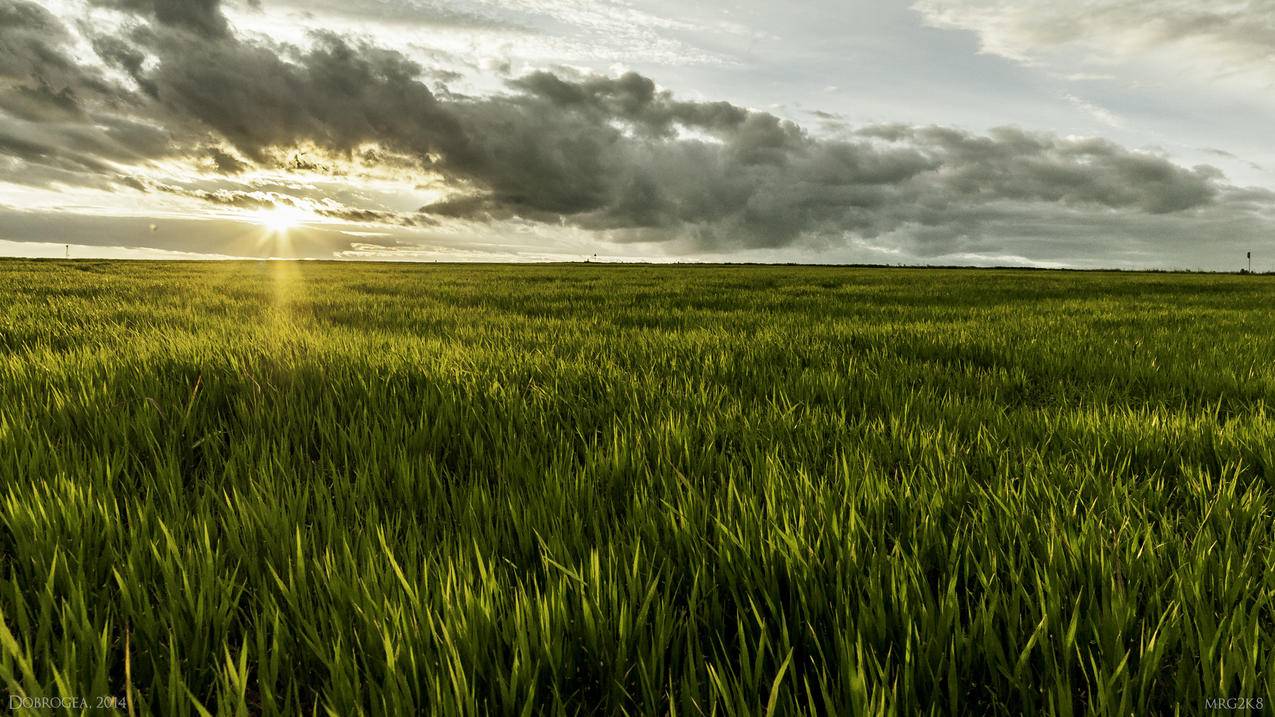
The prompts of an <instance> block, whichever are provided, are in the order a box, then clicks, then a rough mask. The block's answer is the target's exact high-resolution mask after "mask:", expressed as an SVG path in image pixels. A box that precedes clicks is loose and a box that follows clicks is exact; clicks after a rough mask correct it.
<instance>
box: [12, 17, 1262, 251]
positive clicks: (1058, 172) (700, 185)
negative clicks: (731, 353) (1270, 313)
mask: <svg viewBox="0 0 1275 717" xmlns="http://www.w3.org/2000/svg"><path fill="white" fill-rule="evenodd" d="M95 4H97V5H100V6H107V7H111V8H114V9H116V10H121V11H124V12H126V13H130V14H132V16H133V17H134V19H133V20H131V21H130V22H128V23H126V24H125V26H124V28H123V29H122V30H120V31H118V32H115V33H107V32H102V31H95V30H92V29H88V28H84V27H73V26H71V24H70V23H67V22H64V21H63V20H61V19H59V18H58V17H55V16H54V15H52V14H51V13H49V12H48V11H47V10H45V9H44V8H42V7H41V6H39V5H36V4H34V3H31V2H28V1H27V0H0V112H2V113H0V176H3V177H5V178H6V179H7V180H8V181H10V182H25V183H29V184H36V185H49V186H57V185H80V186H92V187H104V188H110V187H130V188H133V189H140V190H142V191H156V192H174V191H180V190H176V189H174V188H173V187H171V186H162V185H158V184H156V183H155V182H154V181H151V180H148V179H146V178H145V177H142V176H135V172H134V171H133V170H135V169H136V168H138V167H145V166H147V165H148V163H153V162H157V161H159V160H164V159H173V158H192V159H199V160H201V161H203V162H205V163H206V165H207V169H208V173H209V174H210V175H216V176H221V177H224V178H230V179H233V177H234V176H236V175H239V174H242V173H243V172H245V171H247V170H250V169H251V168H253V167H273V168H282V167H286V166H288V163H289V162H296V161H297V160H296V152H295V150H296V149H297V148H300V147H306V148H317V150H318V151H319V152H320V153H322V154H324V155H326V156H327V157H328V158H331V159H332V160H333V162H334V164H335V165H336V166H338V169H336V170H334V171H337V172H339V171H340V169H339V165H340V162H341V161H342V160H352V159H354V158H358V159H360V160H361V161H365V162H371V163H378V162H380V163H384V164H385V165H386V166H393V167H400V168H405V170H404V171H408V172H410V173H414V174H416V175H419V176H422V177H433V178H437V180H438V181H441V182H442V183H443V184H444V185H445V186H447V187H448V188H449V189H450V190H451V192H452V194H451V198H449V199H446V200H443V201H440V202H438V203H435V204H431V205H428V206H425V207H422V208H421V209H420V211H419V212H417V213H415V214H411V213H409V214H402V213H394V212H387V211H385V210H384V209H383V208H380V207H338V208H329V209H327V210H325V211H326V212H328V215H329V216H333V217H337V218H342V219H345V220H348V221H351V222H361V223H373V224H375V223H381V224H392V225H396V226H416V225H430V224H437V223H440V222H447V221H475V222H488V221H500V220H508V219H513V218H520V219H522V220H529V221H533V222H539V223H543V224H545V225H556V224H562V223H565V224H568V225H572V226H575V227H579V228H584V229H589V230H594V231H596V232H598V233H599V234H600V235H601V236H604V237H606V238H608V239H611V240H613V241H619V242H661V243H663V244H664V245H665V246H666V247H670V248H671V249H673V250H675V251H719V252H731V251H734V250H738V249H749V248H753V249H756V248H775V247H786V246H792V245H796V244H802V245H811V244H814V245H824V246H829V245H833V246H835V245H838V244H844V243H845V242H848V241H856V242H868V243H869V244H871V245H873V246H878V245H879V246H887V245H889V246H902V247H905V248H906V249H907V250H908V251H909V252H910V253H911V255H913V256H918V257H925V256H939V255H945V254H951V253H960V252H963V251H971V250H976V251H985V252H988V253H991V254H995V253H997V252H1001V251H1004V250H1005V247H1006V245H1007V242H1010V241H1011V240H1012V241H1018V242H1020V243H1021V242H1024V241H1026V242H1031V243H1035V242H1039V241H1040V235H1041V233H1042V226H1045V225H1050V224H1052V225H1055V226H1056V227H1057V236H1058V237H1059V238H1060V241H1067V242H1069V246H1071V247H1073V250H1075V251H1082V252H1084V251H1095V252H1102V251H1104V249H1103V247H1104V246H1106V247H1107V248H1108V249H1107V253H1108V254H1111V255H1113V256H1114V255H1115V254H1112V253H1111V251H1110V245H1112V244H1115V243H1118V241H1119V239H1118V236H1117V235H1119V234H1127V235H1129V236H1131V237H1139V238H1140V239H1139V240H1138V241H1140V242H1141V243H1140V244H1139V246H1141V247H1144V248H1145V249H1146V250H1147V251H1153V249H1151V248H1149V247H1153V246H1154V242H1153V240H1152V239H1153V235H1154V236H1158V237H1162V238H1164V239H1165V241H1167V242H1169V245H1171V246H1169V248H1168V249H1167V250H1169V251H1176V250H1177V248H1180V246H1181V245H1182V244H1183V243H1184V242H1190V241H1197V242H1198V241H1200V240H1202V238H1203V237H1201V236H1200V233H1201V232H1203V231H1214V230H1217V228H1218V227H1225V228H1226V229H1227V231H1229V232H1230V234H1229V236H1228V238H1229V239H1234V240H1237V241H1238V240H1244V239H1247V238H1248V237H1250V236H1255V235H1257V234H1260V233H1261V232H1262V231H1265V230H1266V229H1268V228H1269V226H1270V224H1269V215H1270V210H1271V207H1272V204H1273V203H1275V197H1272V195H1271V194H1270V193H1268V192H1265V191H1262V190H1252V189H1243V188H1238V187H1235V186H1232V185H1230V184H1228V183H1227V181H1226V179H1225V177H1223V176H1222V174H1221V173H1220V172H1219V171H1217V170H1215V169H1213V168H1211V167H1207V166H1200V167H1194V168H1188V167H1183V166H1180V165H1178V164H1175V163H1173V162H1171V161H1169V160H1168V159H1166V158H1164V157H1162V156H1159V155H1156V154H1150V153H1145V152H1138V151H1132V150H1129V149H1126V148H1123V147H1121V146H1118V145H1115V144H1113V143H1110V142H1107V141H1103V140H1100V139H1086V138H1064V137H1058V136H1054V135H1049V134H1040V133H1031V132H1025V131H1022V130H1018V129H1011V128H1004V129H998V130H994V131H992V132H990V133H988V134H986V135H975V134H971V133H968V132H964V131H960V130H956V129H951V128H944V127H912V126H903V125H876V126H870V127H863V128H859V129H858V130H855V131H854V132H853V133H850V134H846V135H844V136H843V137H842V138H840V139H830V138H827V137H820V136H815V135H812V134H810V133H808V132H806V131H805V130H803V129H802V128H801V127H799V126H798V125H796V124H794V123H792V122H790V121H787V120H784V119H781V118H779V117H777V116H774V115H772V114H768V113H765V112H759V111H754V110H749V109H746V108H743V107H739V106H735V105H733V104H730V103H726V102H701V101H686V100H681V99H678V98H676V97H674V96H672V95H671V94H669V93H668V92H665V91H661V90H660V89H659V88H658V87H657V86H656V85H655V83H654V82H653V81H652V80H651V79H649V78H646V77H643V76H641V75H638V74H635V73H629V74H625V75H623V76H620V77H598V76H580V75H575V74H571V73H568V72H557V73H553V72H537V73H533V74H530V75H526V76H524V77H521V78H519V79H516V80H512V81H511V82H510V83H509V84H508V90H507V91H506V92H505V93H503V94H497V95H490V96H481V97H467V96H458V95H453V94H450V93H447V92H436V91H434V90H431V89H430V88H429V87H428V86H427V84H426V82H425V80H426V78H428V77H429V76H430V72H429V69H428V68H425V67H422V66H421V65H420V64H418V63H416V62H414V61H412V60H411V59H409V58H407V57H405V56H403V55H402V54H399V53H397V52H394V51H390V50H385V49H381V48H378V47H374V46H371V45H368V44H366V43H361V42H358V41H354V40H350V39H348V38H344V37H340V36H337V35H335V34H319V35H315V36H314V37H313V38H312V39H313V42H312V44H311V45H310V46H309V47H306V48H297V47H292V46H287V45H275V44H270V43H269V42H268V41H266V40H250V39H247V38H244V37H240V36H238V35H237V34H236V33H235V32H234V30H233V28H232V27H231V26H230V25H229V24H228V23H227V21H226V19H225V17H224V16H223V15H222V13H221V10H220V8H219V6H218V3H217V0H95ZM76 33H80V35H81V36H82V37H85V38H86V39H87V40H88V42H89V43H90V44H91V46H92V48H93V51H94V52H95V54H96V56H97V59H98V60H99V61H100V63H82V62H77V61H76V60H75V59H74V57H75V54H74V53H73V51H72V43H73V41H74V38H75V37H76ZM130 168H132V170H131V169H130ZM186 194H187V196H194V197H196V198H201V199H203V200H205V201H208V202H210V203H220V204H225V203H226V202H225V201H223V200H224V198H225V196H227V195H225V194H221V195H216V194H213V193H208V192H204V193H203V194H200V193H199V192H198V191H189V192H186ZM1148 242H1150V243H1148ZM1174 242H1176V244H1175V243H1174ZM1038 253H1041V254H1049V253H1053V252H1038ZM1117 253H1118V252H1117Z"/></svg>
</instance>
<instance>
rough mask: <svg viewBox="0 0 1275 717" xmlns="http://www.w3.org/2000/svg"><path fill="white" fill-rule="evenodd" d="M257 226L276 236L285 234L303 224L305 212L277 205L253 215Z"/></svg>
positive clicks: (284, 205) (305, 216)
mask: <svg viewBox="0 0 1275 717" xmlns="http://www.w3.org/2000/svg"><path fill="white" fill-rule="evenodd" d="M253 218H254V219H255V220H256V222H257V223H258V224H260V225H261V226H263V227H265V228H266V229H268V230H270V231H271V232H273V233H276V234H287V233H288V230H289V229H294V228H296V227H298V226H300V225H301V224H302V223H304V222H305V220H306V218H307V215H306V213H305V212H303V211H301V210H300V209H297V208H296V207H291V206H288V205H286V204H277V205H275V206H274V207H271V208H270V209H263V210H261V211H260V212H257V213H256V214H255V215H253Z"/></svg>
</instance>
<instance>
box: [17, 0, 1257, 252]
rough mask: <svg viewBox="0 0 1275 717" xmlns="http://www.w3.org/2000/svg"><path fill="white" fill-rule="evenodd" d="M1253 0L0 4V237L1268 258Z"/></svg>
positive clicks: (97, 248)
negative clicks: (1249, 253)
mask: <svg viewBox="0 0 1275 717" xmlns="http://www.w3.org/2000/svg"><path fill="white" fill-rule="evenodd" d="M1272 85H1275V4H1272V3H1271V2H1270V0H1216V1H1214V2H1209V3H1199V2H1192V1H1189V0H1075V1H1074V2H1065V3H1064V2H1057V1H1050V0H794V1H793V2H784V3H779V2H773V1H762V0H740V1H735V0H729V1H727V0H720V1H716V2H713V1H706V2H698V3H688V2H685V1H684V0H679V1H677V2H674V1H673V0H624V1H621V0H527V1H526V2H513V1H510V0H450V1H445V0H220V1H219V0H0V255H20V256H61V255H63V254H64V253H65V252H66V247H65V245H66V244H70V245H71V253H72V255H73V256H130V257H169V256H174V257H182V256H208V257H219V256H300V257H329V258H350V259H357V258H372V259H407V260H424V261H432V260H455V261H469V260H477V261H491V260H579V259H581V258H584V257H592V256H594V255H596V256H597V257H598V258H599V259H602V258H606V259H613V260H637V259H646V260H658V261H668V260H697V261H698V260H720V259H726V260H732V261H807V262H838V263H840V262H868V263H889V264H927V263H928V264H1009V265H1038V266H1072V267H1120V268H1135V267H1162V268H1193V269H1235V268H1238V267H1239V266H1240V265H1241V264H1242V262H1243V257H1244V253H1245V252H1246V251H1250V250H1251V251H1253V253H1254V268H1257V269H1262V270H1275V143H1272V142H1271V141H1270V136H1271V135H1270V127H1271V126H1272V125H1275V92H1272V91H1271V90H1272Z"/></svg>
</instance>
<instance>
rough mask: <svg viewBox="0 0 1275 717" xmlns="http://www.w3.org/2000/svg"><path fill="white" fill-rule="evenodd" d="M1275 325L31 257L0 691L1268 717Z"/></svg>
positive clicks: (681, 286) (996, 299)
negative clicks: (1231, 710)
mask: <svg viewBox="0 0 1275 717" xmlns="http://www.w3.org/2000/svg"><path fill="white" fill-rule="evenodd" d="M1272 307H1275V284H1271V283H1270V282H1268V281H1266V280H1265V279H1264V278H1262V277H1207V276H1183V275H1158V274H1142V275H1130V274H1125V275H1119V274H1080V273H1044V272H1013V271H978V272H973V271H970V272H962V271H928V272H922V271H903V270H898V271H888V270H851V269H834V268H712V267H661V268H655V267H641V266H631V267H607V266H570V267H546V266H539V267H537V266H524V267H494V266H488V267H456V266H437V265H429V266H391V265H348V264H316V263H297V262H247V263H236V264H183V263H131V264H130V263H114V262H23V261H13V262H4V263H0V617H2V618H3V625H4V631H0V682H3V688H2V689H0V691H6V692H8V693H9V694H11V695H17V696H40V695H84V696H96V695H125V694H127V695H128V696H129V697H131V699H132V700H133V703H134V709H135V713H137V714H150V713H161V714H194V713H196V712H197V711H198V709H199V706H202V708H204V709H207V710H209V711H210V712H212V713H215V714H242V713H247V714H256V713H264V714H296V713H299V712H304V713H307V714H309V713H312V712H315V711H318V712H328V713H331V714H342V715H344V714H357V713H360V712H364V713H373V714H411V713H435V714H484V715H485V714H514V713H518V714H521V713H524V711H526V710H529V711H530V712H532V713H551V714H552V713H577V712H590V713H601V714H620V713H626V712H627V713H629V714H653V713H658V714H668V713H674V712H675V713H676V714H680V715H693V714H712V713H716V714H723V715H726V714H739V715H744V714H748V715H752V714H764V713H766V712H767V710H768V709H772V708H773V711H774V712H775V713H778V714H795V713H804V712H818V713H825V714H901V715H911V714H917V713H931V714H948V713H953V712H959V713H966V714H979V715H982V714H1023V713H1073V712H1077V713H1092V714H1111V715H1117V714H1118V715H1127V714H1171V713H1174V712H1180V713H1182V714H1194V713H1198V712H1201V711H1203V709H1204V704H1205V703H1204V700H1205V699H1206V698H1208V697H1214V696H1252V697H1266V698H1267V699H1269V697H1270V696H1271V695H1272V693H1273V691H1272V689H1271V688H1272V687H1273V686H1275V661H1273V660H1271V659H1269V657H1270V655H1271V654H1272V653H1273V651H1275V650H1273V648H1275V638H1272V635H1275V607H1273V605H1275V602H1273V601H1275V523H1273V522H1272V518H1273V517H1275V515H1273V509H1275V480H1273V479H1272V475H1273V473H1272V470H1273V468H1275V420H1273V418H1275V417H1272V416H1271V414H1270V412H1269V409H1268V404H1269V403H1270V402H1271V399H1272V397H1273V396H1275V363H1273V362H1272V361H1271V356H1272V355H1275V332H1273V330H1272V327H1273V326H1275V322H1273V319H1275V309H1273V308H1272ZM126 648H127V649H126ZM126 663H127V665H128V667H127V670H126V668H125V665H126ZM1267 704H1269V701H1268V702H1267ZM197 705H198V706H197Z"/></svg>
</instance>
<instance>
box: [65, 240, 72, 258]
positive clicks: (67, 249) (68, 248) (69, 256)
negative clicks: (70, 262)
mask: <svg viewBox="0 0 1275 717" xmlns="http://www.w3.org/2000/svg"><path fill="white" fill-rule="evenodd" d="M66 258H68V259H70V258H71V245H70V244H67V245H66Z"/></svg>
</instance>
